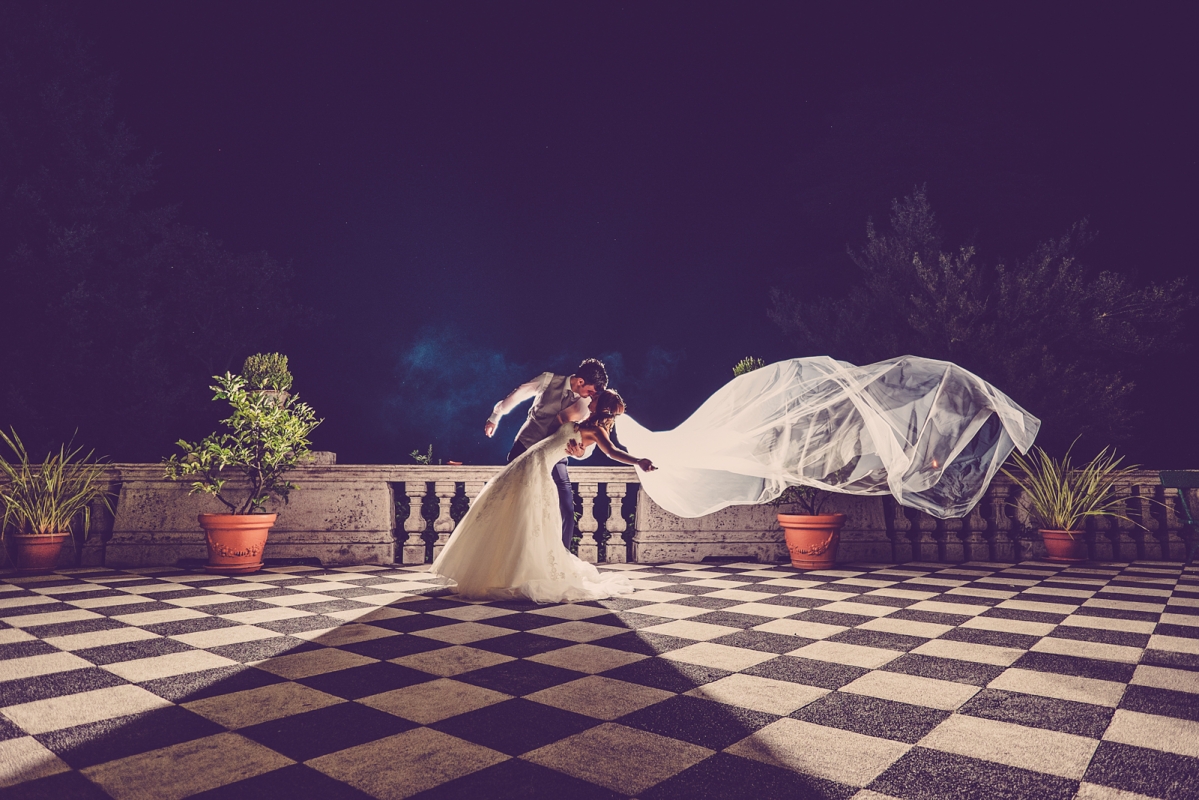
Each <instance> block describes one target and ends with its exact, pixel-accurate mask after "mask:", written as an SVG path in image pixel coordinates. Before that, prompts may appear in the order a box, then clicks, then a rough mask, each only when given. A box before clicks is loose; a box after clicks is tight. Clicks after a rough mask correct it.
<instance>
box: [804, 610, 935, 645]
mask: <svg viewBox="0 0 1199 800" xmlns="http://www.w3.org/2000/svg"><path fill="white" fill-rule="evenodd" d="M804 620H805V621H806V620H807V615H805V616H804ZM825 641H829V642H839V643H841V644H856V645H861V646H862V647H879V648H883V649H885V650H900V651H902V652H904V653H906V652H907V651H909V650H911V649H913V648H916V647H919V646H920V645H922V644H925V643H927V642H928V639H925V638H923V637H920V636H904V635H903V634H899V633H888V632H886V631H867V630H862V629H861V628H850V629H849V630H847V631H841V632H840V633H835V634H833V635H832V636H829V637H828V638H827V639H826V640H825ZM797 646H798V645H797Z"/></svg>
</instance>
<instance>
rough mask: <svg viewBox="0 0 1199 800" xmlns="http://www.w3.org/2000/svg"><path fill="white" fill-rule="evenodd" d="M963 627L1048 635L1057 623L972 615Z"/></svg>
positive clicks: (1027, 634)
mask: <svg viewBox="0 0 1199 800" xmlns="http://www.w3.org/2000/svg"><path fill="white" fill-rule="evenodd" d="M962 627H963V628H976V629H978V630H982V631H998V632H1000V633H1018V634H1021V635H1023V636H1048V635H1049V634H1050V633H1052V632H1053V629H1054V628H1056V627H1057V625H1055V624H1053V623H1052V622H1027V621H1025V620H1022V619H1004V618H1003V617H971V618H970V619H968V620H966V621H965V622H963V623H962Z"/></svg>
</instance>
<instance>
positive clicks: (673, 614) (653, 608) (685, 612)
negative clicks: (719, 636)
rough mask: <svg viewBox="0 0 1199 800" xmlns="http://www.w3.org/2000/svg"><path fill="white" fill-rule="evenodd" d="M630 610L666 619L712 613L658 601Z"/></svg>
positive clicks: (709, 610) (707, 609) (703, 609)
mask: <svg viewBox="0 0 1199 800" xmlns="http://www.w3.org/2000/svg"><path fill="white" fill-rule="evenodd" d="M680 599H681V598H680ZM629 610H630V611H631V612H632V613H634V614H648V615H649V616H651V617H665V618H666V619H687V618H688V617H698V616H699V615H700V614H710V613H711V612H712V609H710V608H697V607H695V606H680V605H675V604H674V603H656V604H654V605H648V606H638V607H637V608H631V609H629ZM533 632H534V633H536V632H537V631H536V630H534V631H533Z"/></svg>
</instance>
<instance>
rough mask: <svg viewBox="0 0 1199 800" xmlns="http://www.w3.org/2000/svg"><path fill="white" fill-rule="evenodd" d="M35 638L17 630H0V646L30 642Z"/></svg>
mask: <svg viewBox="0 0 1199 800" xmlns="http://www.w3.org/2000/svg"><path fill="white" fill-rule="evenodd" d="M36 638H37V637H36V636H34V635H33V634H30V633H26V632H25V631H23V630H20V629H19V628H0V644H12V643H13V642H32V641H33V640H34V639H36Z"/></svg>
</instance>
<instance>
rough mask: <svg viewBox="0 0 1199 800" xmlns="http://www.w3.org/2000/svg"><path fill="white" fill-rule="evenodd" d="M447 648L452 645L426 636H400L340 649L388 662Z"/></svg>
mask: <svg viewBox="0 0 1199 800" xmlns="http://www.w3.org/2000/svg"><path fill="white" fill-rule="evenodd" d="M445 647H452V645H450V644H449V643H448V642H439V641H437V640H436V639H429V638H426V637H424V636H408V635H400V636H385V637H382V638H380V639H368V640H367V641H365V642H353V643H352V644H343V645H341V646H339V647H338V649H339V650H345V651H347V652H350V653H357V654H358V655H360V656H369V657H371V658H378V659H380V660H383V661H386V660H388V659H391V658H400V657H401V656H411V655H415V654H417V653H427V652H428V651H430V650H441V649H442V648H445Z"/></svg>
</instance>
